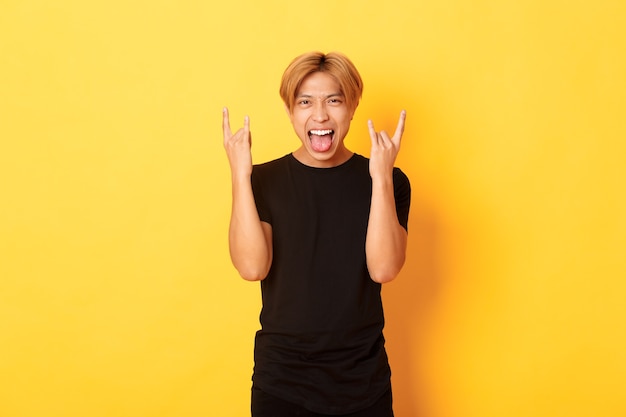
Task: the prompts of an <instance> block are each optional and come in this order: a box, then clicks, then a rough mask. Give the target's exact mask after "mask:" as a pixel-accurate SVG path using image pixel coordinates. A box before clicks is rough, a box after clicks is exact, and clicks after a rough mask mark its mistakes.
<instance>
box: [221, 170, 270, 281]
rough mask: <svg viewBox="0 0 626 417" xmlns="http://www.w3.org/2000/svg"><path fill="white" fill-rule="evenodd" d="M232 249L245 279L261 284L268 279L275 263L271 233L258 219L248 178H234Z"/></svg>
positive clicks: (233, 258) (238, 268)
mask: <svg viewBox="0 0 626 417" xmlns="http://www.w3.org/2000/svg"><path fill="white" fill-rule="evenodd" d="M229 248H230V257H231V260H232V263H233V265H234V266H235V268H236V269H237V271H238V272H239V274H240V275H241V276H242V278H244V279H246V280H248V281H258V280H262V279H264V278H265V277H266V276H267V273H268V272H269V268H270V266H271V263H272V242H271V230H270V226H269V225H268V224H267V223H263V222H261V220H260V219H259V214H258V212H257V209H256V204H255V202H254V195H253V193H252V186H251V184H250V178H249V177H245V176H243V177H240V178H235V177H233V195H232V211H231V218H230V228H229Z"/></svg>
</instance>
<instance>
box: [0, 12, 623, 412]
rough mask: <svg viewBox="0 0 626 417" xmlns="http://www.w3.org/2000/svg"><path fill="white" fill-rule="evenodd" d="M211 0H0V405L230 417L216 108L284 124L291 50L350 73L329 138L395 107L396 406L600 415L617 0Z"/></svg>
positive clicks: (243, 371) (614, 383)
mask: <svg viewBox="0 0 626 417" xmlns="http://www.w3.org/2000/svg"><path fill="white" fill-rule="evenodd" d="M219 3H220V2H213V1H200V0H196V1H192V0H176V1H174V0H171V1H168V0H163V1H121V0H108V1H82V0H73V1H72V0H58V1H35V0H2V2H1V3H0V138H1V146H0V277H1V279H0V415H2V416H3V417H53V416H63V417H66V416H67V417H69V416H91V417H98V416H106V417H112V416H115V417H142V416H146V417H147V416H150V417H152V416H180V417H196V416H220V417H241V416H246V415H249V411H248V410H249V388H250V375H251V369H252V349H253V336H254V332H255V331H256V329H257V327H258V312H259V307H260V304H259V302H260V299H259V288H258V284H251V283H247V282H244V281H243V280H241V279H239V278H238V276H237V274H236V272H235V271H234V269H233V268H232V267H231V265H230V262H229V258H228V251H227V241H226V233H227V223H228V216H229V210H230V184H229V170H228V165H227V161H226V158H225V155H224V152H223V148H222V143H221V140H222V139H221V109H222V107H223V106H225V105H226V106H229V107H230V109H231V115H232V119H233V125H234V126H235V127H238V126H240V125H241V124H242V120H243V116H244V115H245V114H249V115H250V117H251V123H252V131H253V142H254V145H253V153H254V159H255V162H261V161H265V160H268V159H272V158H275V157H277V156H281V155H283V154H285V153H287V152H290V151H291V150H293V149H294V148H295V147H296V146H297V139H296V138H295V136H294V134H293V133H292V131H291V126H290V125H289V122H288V119H287V117H286V115H285V113H284V111H283V107H282V103H281V102H280V99H279V96H278V92H277V91H278V84H279V80H280V75H281V74H282V71H283V69H284V68H285V66H286V65H287V64H288V62H289V61H290V60H291V59H292V58H293V57H294V56H296V55H297V54H300V53H302V52H305V51H309V50H322V51H331V50H339V51H343V52H344V53H346V54H347V55H348V56H350V57H351V58H352V59H353V61H354V62H355V64H356V65H357V67H358V68H359V69H360V71H361V73H362V76H363V78H364V80H365V94H364V97H363V100H362V103H361V106H360V107H359V109H358V110H357V114H356V117H355V119H354V123H353V126H352V129H351V134H350V135H349V137H348V139H347V143H348V145H349V147H351V148H352V149H353V150H355V151H357V152H359V153H362V154H365V155H368V154H369V150H368V148H369V146H368V141H369V139H368V136H367V128H366V120H367V119H368V118H372V119H373V120H374V122H375V124H376V126H377V127H378V128H387V129H393V127H394V126H395V123H396V120H397V116H398V114H399V111H400V110H401V109H402V108H406V109H407V112H408V119H407V123H408V125H407V129H406V132H405V136H404V142H403V148H402V151H401V155H400V156H399V160H398V165H399V166H400V167H402V168H403V169H404V171H405V172H406V173H407V174H408V175H409V177H410V178H411V181H412V184H413V207H412V212H411V218H410V225H409V227H410V229H409V230H410V239H409V257H408V262H407V265H406V267H405V269H404V270H403V272H402V274H401V276H400V277H399V278H398V279H397V280H396V281H395V282H393V283H391V284H389V285H387V286H386V287H385V288H384V291H383V294H384V298H385V303H386V309H387V310H386V311H387V331H386V335H387V341H388V343H387V346H388V350H389V354H390V360H391V363H392V367H393V370H394V376H393V382H394V387H395V403H396V415H397V416H399V417H418V416H419V417H422V416H428V417H431V416H432V417H472V416H477V417H478V416H480V417H496V416H498V417H501V416H520V417H521V416H534V417H560V416H563V417H565V416H567V417H574V416H580V417H583V416H585V417H588V416H602V417H612V416H615V417H617V416H624V415H626V400H624V392H625V389H626V307H625V305H626V303H625V301H624V300H625V297H626V283H625V278H626V261H625V258H626V256H625V252H626V251H625V249H626V238H625V236H626V195H625V191H624V189H625V187H624V184H623V183H624V180H625V179H626V163H625V162H626V157H625V155H626V145H625V138H626V122H625V119H626V117H625V116H626V75H625V74H626V29H625V27H626V6H625V3H624V2H623V1H621V0H614V1H611V0H595V1H588V2H584V1H565V0H561V1H557V0H549V1H546V0H524V1H521V0H520V1H504V0H481V1H477V0H442V1H439V0H438V1H423V0H392V1H380V2H368V1H361V0H358V1H357V0H350V1H337V0H320V1H315V2H298V1H293V0H290V1H281V0H265V1H256V0H255V1H252V0H249V1H223V2H221V3H222V4H219Z"/></svg>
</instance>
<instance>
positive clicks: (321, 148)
mask: <svg viewBox="0 0 626 417" xmlns="http://www.w3.org/2000/svg"><path fill="white" fill-rule="evenodd" d="M332 144H333V137H332V135H324V136H319V135H311V147H312V148H313V150H314V151H315V152H326V151H328V150H329V149H330V147H331V145H332Z"/></svg>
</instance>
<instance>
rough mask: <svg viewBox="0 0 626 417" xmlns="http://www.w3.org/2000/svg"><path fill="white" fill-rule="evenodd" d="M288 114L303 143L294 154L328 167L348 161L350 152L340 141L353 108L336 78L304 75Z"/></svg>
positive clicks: (346, 131) (308, 163)
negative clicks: (346, 99) (347, 103)
mask: <svg viewBox="0 0 626 417" xmlns="http://www.w3.org/2000/svg"><path fill="white" fill-rule="evenodd" d="M287 112H288V113H289V118H290V119H291V124H292V125H293V128H294V130H295V131H296V134H297V135H298V137H299V138H300V141H301V142H302V146H300V148H298V149H297V150H296V151H295V152H294V153H293V155H294V157H295V158H296V159H297V160H298V161H300V162H302V163H303V164H305V165H309V166H313V167H318V168H330V167H334V166H337V165H341V164H342V163H344V162H345V161H347V160H348V159H349V158H350V157H351V156H352V152H351V151H349V150H348V149H347V148H346V147H345V145H344V143H343V140H344V138H345V137H346V135H347V134H348V129H349V128H350V122H351V121H352V116H353V115H354V110H353V109H350V108H348V106H347V105H346V101H345V97H344V96H343V94H342V93H341V89H340V88H339V84H338V83H337V81H335V79H334V78H333V77H332V76H330V75H329V74H327V73H324V72H314V73H313V74H311V75H309V76H307V77H306V78H305V79H304V81H303V82H302V85H301V86H300V89H299V90H298V93H297V95H296V101H295V103H294V106H293V109H292V110H291V112H289V110H288V111H287Z"/></svg>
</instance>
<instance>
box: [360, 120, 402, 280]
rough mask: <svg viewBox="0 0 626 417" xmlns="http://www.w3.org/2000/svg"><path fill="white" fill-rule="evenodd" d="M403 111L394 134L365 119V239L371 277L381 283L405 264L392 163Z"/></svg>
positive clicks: (395, 274) (393, 162)
mask: <svg viewBox="0 0 626 417" xmlns="http://www.w3.org/2000/svg"><path fill="white" fill-rule="evenodd" d="M405 119H406V112H405V111H404V110H403V111H402V113H401V114H400V120H399V121H398V126H397V128H396V131H395V133H394V135H393V137H391V138H390V137H389V135H388V134H387V132H385V131H384V130H383V131H381V132H380V133H378V132H376V131H375V130H374V124H373V123H372V121H371V120H370V121H369V122H368V125H369V132H370V138H371V140H372V151H371V155H370V165H369V170H370V176H371V177H372V201H371V203H370V204H371V206H370V216H369V221H368V225H367V236H366V240H365V255H366V259H367V268H368V270H369V273H370V276H371V278H372V280H374V281H375V282H378V283H380V284H383V283H386V282H389V281H391V280H393V279H394V278H395V277H396V276H397V275H398V273H399V272H400V270H401V269H402V266H403V265H404V260H405V256H406V245H407V232H406V230H405V229H404V227H402V226H401V225H400V223H399V222H398V215H397V212H396V201H395V197H394V186H393V167H394V164H395V160H396V157H397V155H398V152H399V150H400V140H401V138H402V133H403V131H404V121H405Z"/></svg>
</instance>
